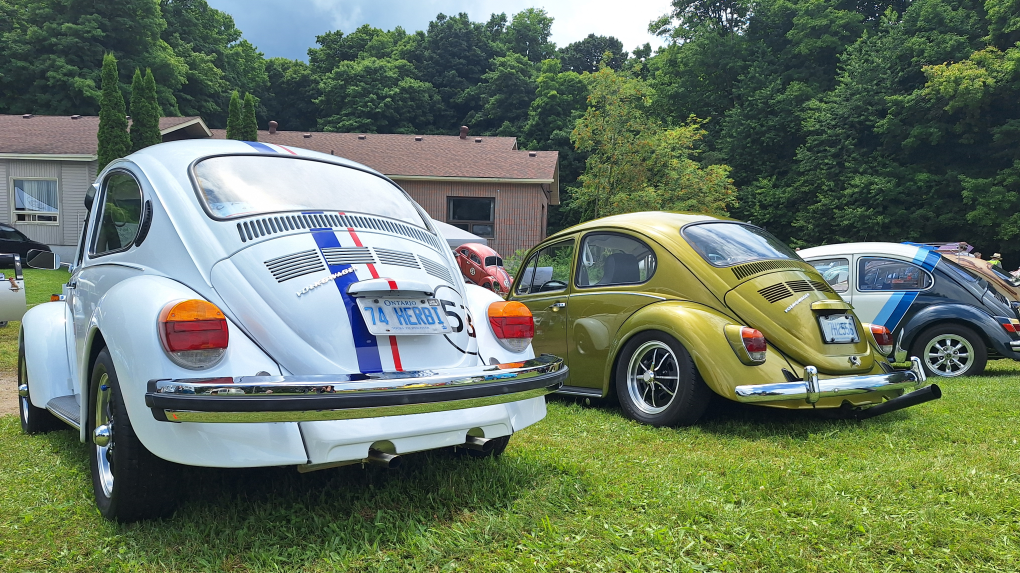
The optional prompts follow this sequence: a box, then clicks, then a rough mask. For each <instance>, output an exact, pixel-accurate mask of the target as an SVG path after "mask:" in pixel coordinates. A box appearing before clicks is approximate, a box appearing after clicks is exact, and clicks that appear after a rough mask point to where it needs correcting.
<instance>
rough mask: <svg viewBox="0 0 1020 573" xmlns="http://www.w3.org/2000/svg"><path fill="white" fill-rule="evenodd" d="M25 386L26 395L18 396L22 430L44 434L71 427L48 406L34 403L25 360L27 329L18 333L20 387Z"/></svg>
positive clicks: (28, 432) (27, 432)
mask: <svg viewBox="0 0 1020 573" xmlns="http://www.w3.org/2000/svg"><path fill="white" fill-rule="evenodd" d="M21 386H25V388H26V393H25V395H24V396H18V410H19V411H20V413H21V431H22V432H25V433H26V434H42V433H44V432H52V431H54V430H64V429H67V428H69V427H70V426H68V425H67V424H65V423H63V422H61V421H60V420H59V419H57V417H56V416H54V415H53V414H51V413H50V411H49V410H47V409H46V408H36V407H35V406H33V405H32V397H31V396H30V395H29V394H30V393H31V390H30V388H29V387H30V386H31V384H29V383H28V366H27V363H26V361H25V331H24V330H22V331H21V333H20V334H19V335H18V387H19V388H20V387H21Z"/></svg>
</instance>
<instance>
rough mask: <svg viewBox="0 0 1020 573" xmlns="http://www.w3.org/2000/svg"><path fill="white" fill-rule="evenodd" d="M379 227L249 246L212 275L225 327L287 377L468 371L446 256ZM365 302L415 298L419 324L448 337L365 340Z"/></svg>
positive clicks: (463, 328) (464, 328) (457, 294)
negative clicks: (232, 325)
mask: <svg viewBox="0 0 1020 573" xmlns="http://www.w3.org/2000/svg"><path fill="white" fill-rule="evenodd" d="M382 227H383V226H382V225H380V229H378V230H355V229H353V228H349V229H343V230H334V229H328V228H315V229H310V230H309V231H308V232H304V233H299V234H290V235H285V236H280V237H275V238H269V239H266V240H261V241H258V242H255V243H254V244H250V246H248V247H247V248H244V249H242V250H240V251H238V252H237V253H236V254H234V255H233V256H231V257H230V258H229V259H227V260H224V261H221V262H220V263H218V264H217V265H216V266H215V267H213V272H212V283H213V287H214V288H215V289H216V291H217V292H218V293H219V294H220V296H221V297H222V298H223V300H224V302H225V303H226V305H227V307H228V309H229V310H230V312H231V314H232V315H233V317H234V319H235V320H237V321H238V322H239V323H240V324H241V325H242V327H244V328H245V330H247V331H248V333H249V334H251V336H252V337H253V338H254V339H255V341H256V342H257V343H258V344H259V345H261V346H262V347H263V348H265V349H266V351H267V352H268V353H269V354H270V355H271V356H272V357H273V358H274V359H276V360H277V361H278V362H280V365H281V366H283V368H285V369H286V370H287V371H288V372H290V373H292V374H333V373H356V372H365V373H368V372H394V371H404V370H407V371H410V370H421V369H431V368H450V367H458V366H467V365H474V364H475V363H476V362H477V356H476V355H475V354H474V352H476V346H477V343H476V340H475V338H474V337H473V336H472V335H471V331H470V329H469V328H468V326H469V318H468V317H467V314H466V313H467V311H466V309H465V308H464V298H463V294H462V293H463V288H462V287H461V286H460V284H458V283H459V281H457V278H459V277H458V276H457V275H456V274H454V269H453V268H451V266H450V264H449V262H448V260H447V256H446V254H445V253H442V252H440V251H438V250H437V249H436V248H435V247H434V246H430V245H427V244H424V243H422V242H419V241H415V240H411V239H410V238H408V237H405V236H402V235H397V234H395V233H390V232H387V231H386V230H383V228H382ZM394 287H395V288H394ZM369 294H370V295H371V296H373V297H374V298H378V299H386V298H389V297H392V298H408V297H415V298H418V297H420V298H423V299H425V300H426V301H427V302H426V303H425V304H426V305H430V304H431V307H432V308H431V309H430V313H429V316H428V317H426V318H428V319H432V320H435V321H437V322H438V321H444V322H445V323H446V325H447V326H448V327H449V328H448V329H444V330H448V332H446V333H441V334H395V335H392V336H388V335H373V334H372V333H371V332H370V329H369V324H368V322H367V321H369V320H370V319H369V318H368V315H367V314H366V310H365V309H361V308H359V305H358V302H357V301H358V299H359V297H362V298H363V297H364V296H366V295H369ZM376 310H378V309H376ZM414 317H415V315H414V314H407V315H403V316H402V317H401V318H400V319H401V320H403V319H406V320H409V321H412V320H414ZM421 317H422V315H418V319H419V320H420V319H421ZM395 318H397V317H395V316H390V319H395ZM378 320H382V318H381V317H379V318H378Z"/></svg>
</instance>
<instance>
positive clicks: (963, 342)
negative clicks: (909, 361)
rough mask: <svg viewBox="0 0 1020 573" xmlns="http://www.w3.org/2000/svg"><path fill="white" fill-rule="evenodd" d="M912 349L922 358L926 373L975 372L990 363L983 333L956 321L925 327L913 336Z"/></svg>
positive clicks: (949, 375)
mask: <svg viewBox="0 0 1020 573" xmlns="http://www.w3.org/2000/svg"><path fill="white" fill-rule="evenodd" d="M910 353H911V355H912V356H916V357H918V358H920V359H921V364H922V365H923V367H924V372H925V374H927V375H928V376H940V377H943V378H955V377H958V376H976V375H978V374H981V373H982V372H984V371H985V365H986V364H987V363H988V348H987V347H986V346H985V341H984V340H983V339H982V338H981V336H979V335H978V333H976V332H974V330H973V329H971V328H967V327H966V326H962V325H959V324H953V323H944V324H936V325H935V326H932V327H930V328H926V329H924V331H923V332H921V334H918V335H917V337H916V338H915V339H914V343H913V344H912V345H911V347H910ZM954 353H955V354H954Z"/></svg>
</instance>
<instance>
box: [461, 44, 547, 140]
mask: <svg viewBox="0 0 1020 573" xmlns="http://www.w3.org/2000/svg"><path fill="white" fill-rule="evenodd" d="M490 65H491V69H490V70H489V71H487V72H485V74H484V75H483V76H482V83H480V84H479V85H478V91H479V93H480V94H481V95H482V99H483V100H484V101H485V105H484V106H483V107H482V109H481V111H480V112H479V113H477V114H474V115H473V116H469V117H468V121H467V123H468V124H470V125H471V126H472V127H475V128H477V129H478V130H479V131H480V132H482V133H485V132H493V131H496V130H497V129H498V130H500V131H501V132H503V134H505V135H516V134H518V133H519V132H520V129H521V127H522V126H523V124H524V121H525V120H526V119H527V116H528V107H529V106H530V105H531V101H532V100H533V99H535V82H534V81H533V80H532V79H531V74H532V69H531V64H530V62H528V60H527V59H525V57H524V56H522V55H520V54H516V53H513V52H511V53H509V54H507V55H506V56H504V57H496V58H493V59H492V63H491V64H490Z"/></svg>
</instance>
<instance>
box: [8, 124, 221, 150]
mask: <svg viewBox="0 0 1020 573" xmlns="http://www.w3.org/2000/svg"><path fill="white" fill-rule="evenodd" d="M71 118H72V116H69V115H33V116H31V117H30V118H28V119H25V118H24V117H23V116H20V115H0V153H17V154H26V155H31V154H47V155H51V154H55V155H95V154H96V148H97V147H98V145H99V143H98V140H97V139H96V134H97V133H99V117H98V116H94V115H83V116H79V117H78V119H71ZM196 121H198V122H201V121H202V120H201V118H199V117H161V118H160V119H159V129H160V131H162V132H166V131H167V130H169V129H171V128H174V127H182V126H185V125H187V124H192V123H194V122H196ZM204 125H205V124H204V123H203V124H202V126H203V127H204Z"/></svg>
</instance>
